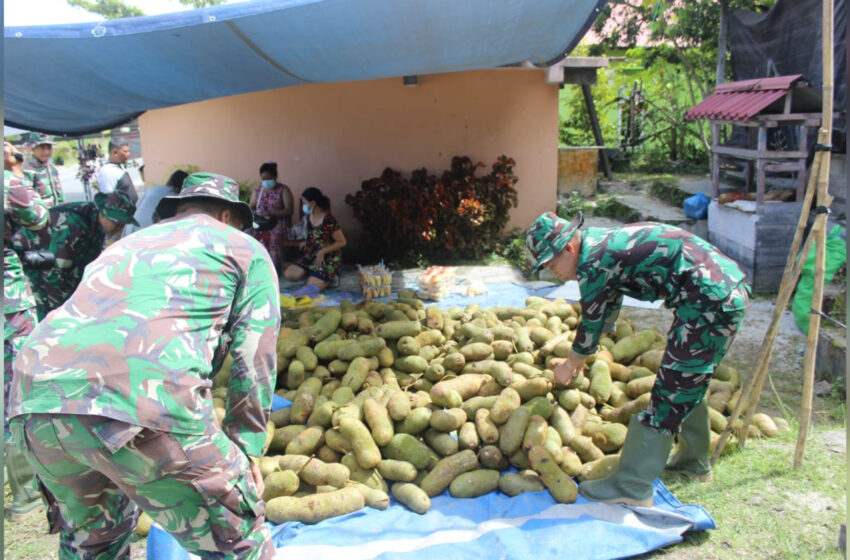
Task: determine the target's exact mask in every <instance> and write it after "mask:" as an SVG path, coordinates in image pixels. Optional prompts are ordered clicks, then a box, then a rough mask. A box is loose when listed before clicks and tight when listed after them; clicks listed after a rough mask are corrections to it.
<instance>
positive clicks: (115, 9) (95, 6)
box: [68, 0, 145, 19]
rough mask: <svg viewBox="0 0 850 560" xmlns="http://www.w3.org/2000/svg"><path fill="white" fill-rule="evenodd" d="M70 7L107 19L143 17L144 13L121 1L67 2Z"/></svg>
mask: <svg viewBox="0 0 850 560" xmlns="http://www.w3.org/2000/svg"><path fill="white" fill-rule="evenodd" d="M68 4H70V5H71V6H74V7H77V8H82V9H84V10H85V11H87V12H91V13H93V14H99V15H101V16H103V17H105V18H107V19H116V18H128V17H136V16H143V15H145V12H143V11H142V10H140V9H139V8H137V7H135V6H130V5H128V4H125V3H124V2H122V1H121V0H68Z"/></svg>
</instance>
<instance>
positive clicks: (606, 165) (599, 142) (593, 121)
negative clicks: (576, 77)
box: [581, 84, 612, 181]
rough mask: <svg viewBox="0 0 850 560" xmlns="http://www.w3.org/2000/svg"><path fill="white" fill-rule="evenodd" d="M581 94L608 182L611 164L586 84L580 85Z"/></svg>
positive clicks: (588, 87)
mask: <svg viewBox="0 0 850 560" xmlns="http://www.w3.org/2000/svg"><path fill="white" fill-rule="evenodd" d="M581 92H582V93H583V94H584V104H585V105H586V106H587V114H588V116H589V117H590V125H591V127H592V128H593V137H594V138H595V139H596V145H597V146H599V157H600V158H601V160H602V171H603V173H605V178H606V179H608V180H609V181H610V180H611V178H612V175H611V163H610V162H609V161H608V154H607V153H606V152H605V139H604V138H603V137H602V129H601V128H600V127H599V118H598V117H597V116H596V106H594V105H593V95H592V94H591V93H590V86H589V85H588V84H581Z"/></svg>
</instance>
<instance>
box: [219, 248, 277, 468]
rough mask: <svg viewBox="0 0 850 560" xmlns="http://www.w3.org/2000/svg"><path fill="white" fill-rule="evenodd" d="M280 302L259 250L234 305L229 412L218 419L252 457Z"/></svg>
mask: <svg viewBox="0 0 850 560" xmlns="http://www.w3.org/2000/svg"><path fill="white" fill-rule="evenodd" d="M279 300H280V295H279V291H278V285H277V275H276V274H275V271H274V267H273V266H272V264H271V262H270V261H269V260H268V258H267V257H265V256H264V255H262V254H260V253H257V255H256V256H255V257H254V259H253V260H252V262H251V265H250V267H249V269H248V272H247V274H246V276H245V279H244V281H243V284H242V286H241V288H240V291H239V294H238V295H237V297H236V300H235V302H234V305H233V310H232V319H233V320H232V328H231V336H232V342H231V346H230V355H231V356H232V357H233V367H232V369H231V372H230V382H229V387H228V399H227V413H226V414H225V417H224V421H223V422H222V428H223V429H224V432H225V433H226V434H227V436H228V437H229V438H230V439H231V440H233V441H234V442H235V443H236V445H238V446H239V447H240V449H242V451H244V452H245V454H246V455H248V456H252V457H259V456H261V455H262V452H263V445H264V444H265V440H266V424H267V423H268V419H269V409H270V407H271V401H272V395H273V391H274V386H275V381H276V380H277V353H276V352H275V346H276V344H277V333H278V330H279V329H280V302H279Z"/></svg>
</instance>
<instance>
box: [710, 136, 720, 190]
mask: <svg viewBox="0 0 850 560" xmlns="http://www.w3.org/2000/svg"><path fill="white" fill-rule="evenodd" d="M719 145H720V125H719V124H717V123H715V124H712V125H711V191H712V193H713V194H712V196H713V197H714V198H717V197H718V196H720V155H719V154H718V153H717V146H719Z"/></svg>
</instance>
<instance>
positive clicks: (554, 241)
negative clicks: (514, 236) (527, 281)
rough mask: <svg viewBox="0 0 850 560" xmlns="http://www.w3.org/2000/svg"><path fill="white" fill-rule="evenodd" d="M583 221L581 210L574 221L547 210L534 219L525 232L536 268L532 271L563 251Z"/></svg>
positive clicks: (526, 241) (534, 270) (526, 242)
mask: <svg viewBox="0 0 850 560" xmlns="http://www.w3.org/2000/svg"><path fill="white" fill-rule="evenodd" d="M583 223H584V216H582V214H581V212H579V213H578V216H576V217H575V218H574V219H573V220H572V221H567V220H563V219H561V218H559V217H558V216H557V215H556V214H554V213H553V212H545V213H543V214H541V215H540V217H539V218H537V219H536V220H534V223H533V224H531V227H530V228H528V233H526V234H525V244H526V246H527V247H528V250H529V251H531V255H532V256H533V257H534V268H532V269H531V271H532V272H537V271H538V270H539V269H540V267H541V266H543V265H544V264H546V263H547V262H549V261H551V260H552V259H553V258H555V256H556V255H558V254H559V253H560V252H561V251H563V250H564V247H566V245H567V243H569V242H570V239H572V238H573V233H575V231H576V230H577V229H578V228H580V227H581V224H583Z"/></svg>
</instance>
